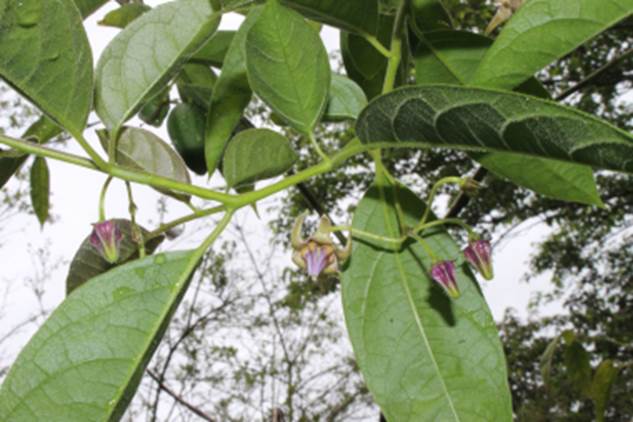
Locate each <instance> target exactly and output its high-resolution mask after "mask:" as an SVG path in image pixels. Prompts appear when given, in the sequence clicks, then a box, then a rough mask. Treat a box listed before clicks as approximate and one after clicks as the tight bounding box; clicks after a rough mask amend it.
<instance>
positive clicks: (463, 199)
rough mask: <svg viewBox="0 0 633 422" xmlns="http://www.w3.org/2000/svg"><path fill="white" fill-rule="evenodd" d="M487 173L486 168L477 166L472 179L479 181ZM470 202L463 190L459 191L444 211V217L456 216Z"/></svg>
mask: <svg viewBox="0 0 633 422" xmlns="http://www.w3.org/2000/svg"><path fill="white" fill-rule="evenodd" d="M487 175H488V170H486V169H485V168H483V167H479V168H478V169H477V171H476V172H475V174H474V176H473V180H475V181H476V182H481V181H482V180H484V178H485V177H486V176H487ZM469 202H470V196H469V195H468V194H466V193H465V192H461V193H460V194H459V196H458V197H457V199H456V200H455V202H454V203H453V206H451V209H450V210H449V211H448V213H446V215H445V216H444V218H457V216H459V214H460V213H461V212H462V211H463V210H464V208H466V206H467V205H468V203H469Z"/></svg>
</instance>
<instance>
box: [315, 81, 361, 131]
mask: <svg viewBox="0 0 633 422" xmlns="http://www.w3.org/2000/svg"><path fill="white" fill-rule="evenodd" d="M365 106H367V97H366V96H365V93H364V92H363V90H362V88H361V87H359V86H358V85H357V84H356V82H354V81H352V80H351V79H349V78H346V77H345V76H342V75H337V74H333V75H332V85H330V99H329V101H328V104H327V108H326V109H325V116H324V117H323V119H324V120H329V121H341V120H348V119H349V120H356V118H357V117H358V115H359V114H360V112H361V111H363V109H364V108H365Z"/></svg>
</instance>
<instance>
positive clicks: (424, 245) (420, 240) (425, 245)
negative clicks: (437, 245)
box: [409, 233, 439, 263]
mask: <svg viewBox="0 0 633 422" xmlns="http://www.w3.org/2000/svg"><path fill="white" fill-rule="evenodd" d="M409 236H410V237H411V238H413V239H415V240H417V241H418V243H419V244H420V245H422V248H423V249H424V251H425V252H426V254H427V255H428V256H429V258H431V261H432V262H433V263H435V262H438V261H439V260H438V259H437V255H435V254H434V253H433V249H432V248H431V246H429V244H428V243H427V241H426V240H424V239H423V238H422V237H421V236H418V235H417V234H415V233H409Z"/></svg>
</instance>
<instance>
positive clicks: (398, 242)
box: [330, 226, 407, 250]
mask: <svg viewBox="0 0 633 422" xmlns="http://www.w3.org/2000/svg"><path fill="white" fill-rule="evenodd" d="M330 231H332V232H337V231H348V232H350V234H351V235H352V236H354V237H358V238H360V239H364V240H369V241H372V240H375V241H379V242H385V243H392V244H393V248H392V249H393V250H398V249H400V247H401V246H402V244H403V243H404V241H405V240H407V236H402V237H400V238H395V237H386V236H380V235H378V234H374V233H370V232H366V231H364V230H359V229H355V228H353V227H350V226H333V227H331V228H330Z"/></svg>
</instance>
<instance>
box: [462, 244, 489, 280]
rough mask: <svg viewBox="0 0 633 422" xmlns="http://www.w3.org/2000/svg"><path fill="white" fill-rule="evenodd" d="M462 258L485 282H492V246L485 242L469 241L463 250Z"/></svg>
mask: <svg viewBox="0 0 633 422" xmlns="http://www.w3.org/2000/svg"><path fill="white" fill-rule="evenodd" d="M464 257H465V258H466V261H468V262H469V263H470V265H472V266H473V267H474V268H475V269H476V270H477V271H478V272H479V273H480V274H481V275H482V277H483V278H485V279H486V280H492V279H493V277H494V275H493V270H492V246H490V242H488V241H487V240H471V241H470V242H469V243H468V246H467V247H466V248H465V249H464Z"/></svg>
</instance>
